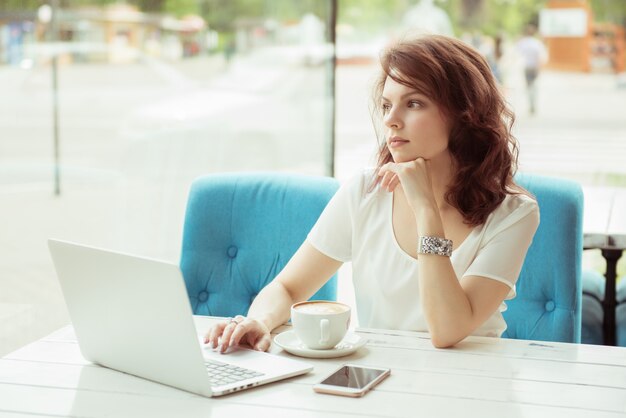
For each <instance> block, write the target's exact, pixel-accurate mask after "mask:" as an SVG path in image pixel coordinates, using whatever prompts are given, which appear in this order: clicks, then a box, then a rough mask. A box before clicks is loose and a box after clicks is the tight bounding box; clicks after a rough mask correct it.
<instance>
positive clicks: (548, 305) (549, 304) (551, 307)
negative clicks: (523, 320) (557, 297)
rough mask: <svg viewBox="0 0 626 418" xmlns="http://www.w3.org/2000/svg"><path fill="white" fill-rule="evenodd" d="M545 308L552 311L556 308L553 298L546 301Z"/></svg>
mask: <svg viewBox="0 0 626 418" xmlns="http://www.w3.org/2000/svg"><path fill="white" fill-rule="evenodd" d="M545 308H546V311H548V312H552V311H553V310H554V309H555V308H556V304H555V303H554V301H553V300H549V301H547V302H546V305H545Z"/></svg>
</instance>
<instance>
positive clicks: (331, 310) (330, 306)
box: [294, 302, 348, 315]
mask: <svg viewBox="0 0 626 418" xmlns="http://www.w3.org/2000/svg"><path fill="white" fill-rule="evenodd" d="M294 309H296V310H297V311H298V312H303V313H309V314H317V315H328V314H338V313H343V312H346V311H347V310H348V307H347V306H344V305H340V304H338V303H331V302H311V303H303V304H301V305H298V306H296V307H295V308H294Z"/></svg>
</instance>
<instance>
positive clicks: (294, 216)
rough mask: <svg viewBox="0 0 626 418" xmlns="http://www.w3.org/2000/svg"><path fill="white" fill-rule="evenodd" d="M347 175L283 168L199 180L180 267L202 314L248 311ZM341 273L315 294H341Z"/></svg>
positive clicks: (187, 218) (189, 209)
mask: <svg viewBox="0 0 626 418" xmlns="http://www.w3.org/2000/svg"><path fill="white" fill-rule="evenodd" d="M338 187H339V183H338V182H337V180H335V179H333V178H328V177H308V176H303V175H293V174H279V173H229V174H215V175H207V176H203V177H200V178H198V179H196V180H195V181H194V182H193V184H192V185H191V190H190V192H189V199H188V202H187V212H186V215H185V225H184V230H183V245H182V255H181V261H180V267H181V270H182V272H183V276H184V278H185V284H186V286H187V293H188V294H189V300H190V302H191V307H192V309H193V312H194V314H196V315H215V316H234V315H238V314H241V315H245V314H247V312H248V308H249V307H250V304H251V303H252V300H253V299H254V298H255V297H256V295H257V294H258V293H259V292H260V291H261V289H262V288H263V287H265V285H267V284H268V283H269V282H270V281H271V280H272V279H274V277H275V276H276V275H277V274H278V273H279V272H280V271H281V270H282V268H283V267H284V266H285V264H286V263H287V261H289V259H290V258H291V256H292V255H293V254H294V253H295V251H296V250H297V249H298V247H299V246H300V244H302V242H303V241H304V239H305V238H306V236H307V234H308V232H309V230H310V229H311V228H312V227H313V224H314V223H315V222H316V221H317V218H318V217H319V215H320V213H321V212H322V210H323V209H324V208H325V207H326V204H327V203H328V201H329V200H330V198H331V197H332V196H333V195H334V194H335V192H336V191H337V188H338ZM336 293H337V277H336V276H333V278H332V279H331V280H330V281H329V282H327V283H326V284H325V285H324V286H323V287H322V288H321V289H320V290H319V291H318V292H317V293H316V294H315V295H314V296H313V298H312V299H324V300H334V299H336Z"/></svg>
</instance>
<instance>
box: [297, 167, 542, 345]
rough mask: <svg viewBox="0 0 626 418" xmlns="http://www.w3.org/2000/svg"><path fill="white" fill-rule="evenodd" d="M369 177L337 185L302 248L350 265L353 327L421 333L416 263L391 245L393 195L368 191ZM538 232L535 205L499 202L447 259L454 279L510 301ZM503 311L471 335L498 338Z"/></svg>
mask: <svg viewBox="0 0 626 418" xmlns="http://www.w3.org/2000/svg"><path fill="white" fill-rule="evenodd" d="M372 175H373V170H371V169H370V170H364V171H363V172H361V173H360V174H359V175H357V176H356V177H354V178H353V179H352V180H350V181H349V182H347V183H346V184H344V185H342V187H341V188H340V189H339V191H338V192H337V193H336V194H335V196H334V197H333V198H332V199H331V201H330V202H329V203H328V205H327V206H326V208H325V209H324V211H323V213H322V214H321V216H320V218H319V219H318V221H317V223H316V224H315V226H314V227H313V229H312V230H311V232H310V233H309V235H308V237H307V241H308V242H309V243H310V244H311V245H313V247H315V248H316V249H318V250H319V251H320V252H322V253H323V254H326V255H327V256H329V257H331V258H334V259H336V260H339V261H342V262H348V261H352V280H353V285H354V289H355V296H356V303H357V308H358V309H357V310H358V314H359V324H360V325H361V326H363V327H371V328H387V329H398V330H411V331H428V327H427V324H426V320H425V318H424V313H423V311H422V306H421V303H420V297H419V287H418V282H417V280H418V272H417V266H418V262H419V261H418V260H416V259H415V258H413V257H411V256H410V255H409V254H407V253H406V252H404V250H402V249H401V248H400V246H399V244H398V242H397V241H396V239H395V235H394V232H393V226H392V202H393V194H392V193H389V192H387V191H386V190H384V189H381V188H380V187H379V186H378V185H377V186H376V187H375V188H374V189H373V190H372V191H371V192H368V189H369V186H370V184H371V181H372V178H373V177H372ZM538 225H539V207H538V206H537V202H536V201H535V200H533V199H532V198H530V197H528V196H526V195H507V196H506V197H505V199H504V201H503V202H502V203H501V204H500V206H498V208H497V209H496V210H494V211H493V212H492V213H491V214H490V215H489V217H488V218H487V221H486V222H485V223H484V224H483V225H479V226H477V227H475V228H474V229H473V230H472V231H471V232H470V234H469V235H468V236H467V238H466V239H465V240H464V241H463V242H462V243H461V245H460V246H459V247H458V248H456V249H455V250H454V251H453V252H452V257H451V262H452V266H453V268H454V271H455V273H456V276H457V277H458V278H459V279H460V278H462V277H463V276H481V277H485V278H486V279H485V280H497V281H499V282H501V283H504V284H506V285H507V286H509V287H510V288H511V290H510V291H509V294H508V295H507V297H506V300H508V299H512V298H514V297H515V282H516V281H517V278H518V276H519V273H520V271H521V268H522V264H523V262H524V257H525V256H526V251H527V250H528V247H529V246H530V243H531V242H532V238H533V235H534V234H535V231H536V229H537V226H538ZM416 245H417V243H416ZM505 310H506V305H505V303H504V302H503V303H502V304H501V306H500V308H499V309H498V310H497V311H496V312H494V313H493V315H491V317H490V318H489V319H487V321H485V323H483V324H482V325H481V326H480V327H478V328H477V329H476V330H475V331H474V332H473V333H472V335H482V336H494V337H496V336H497V337H499V336H500V335H502V333H503V332H504V330H505V329H506V323H505V321H504V319H503V317H502V312H504V311H505Z"/></svg>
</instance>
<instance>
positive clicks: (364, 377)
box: [321, 366, 385, 389]
mask: <svg viewBox="0 0 626 418" xmlns="http://www.w3.org/2000/svg"><path fill="white" fill-rule="evenodd" d="M384 373H385V370H378V369H369V368H364V367H354V366H343V367H342V368H341V369H339V370H337V371H336V372H335V373H333V374H332V375H330V376H328V377H327V378H326V379H325V380H323V381H322V382H321V384H322V385H333V386H341V387H345V388H354V389H363V388H364V387H365V386H367V385H368V384H369V383H370V382H371V381H372V380H374V379H376V378H377V377H378V376H380V375H381V374H384Z"/></svg>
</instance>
